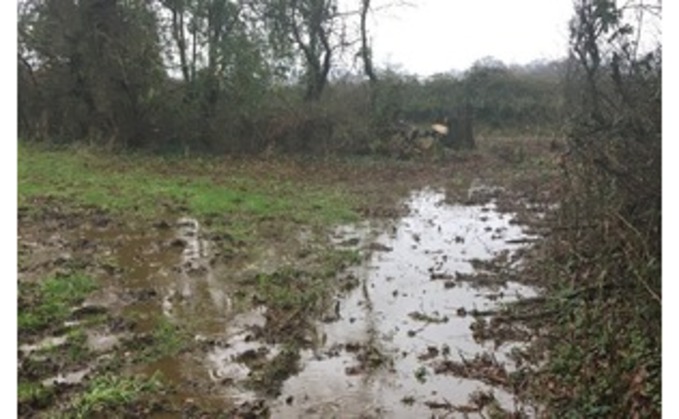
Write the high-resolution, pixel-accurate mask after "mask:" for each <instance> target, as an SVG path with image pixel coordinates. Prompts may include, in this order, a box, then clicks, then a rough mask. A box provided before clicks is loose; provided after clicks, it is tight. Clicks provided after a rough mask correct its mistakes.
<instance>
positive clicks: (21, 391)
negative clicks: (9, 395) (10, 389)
mask: <svg viewBox="0 0 679 419" xmlns="http://www.w3.org/2000/svg"><path fill="white" fill-rule="evenodd" d="M53 398H54V390H53V389H52V388H47V387H45V386H43V385H42V384H40V383H35V382H28V381H19V388H18V399H19V404H24V403H25V404H29V405H31V406H32V407H34V408H42V407H46V406H49V404H50V403H51V402H52V400H53Z"/></svg>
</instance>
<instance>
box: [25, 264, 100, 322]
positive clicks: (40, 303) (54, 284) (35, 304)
mask: <svg viewBox="0 0 679 419" xmlns="http://www.w3.org/2000/svg"><path fill="white" fill-rule="evenodd" d="M96 288H97V285H96V283H95V281H94V280H93V279H92V278H90V277H89V276H85V275H82V274H74V275H69V276H64V277H50V278H47V279H46V280H44V281H42V282H41V283H40V284H20V287H19V294H20V301H21V300H22V298H21V297H23V302H24V303H23V304H21V302H20V305H19V314H18V324H19V330H20V331H22V330H23V331H31V332H35V331H40V330H42V329H45V328H47V327H48V326H50V325H53V324H60V323H61V322H63V321H64V320H66V319H67V318H68V316H69V314H70V310H71V308H72V307H73V306H74V305H76V304H78V303H79V302H80V301H82V300H83V299H84V298H85V297H86V296H87V295H88V294H89V293H90V292H92V291H94V290H95V289H96Z"/></svg>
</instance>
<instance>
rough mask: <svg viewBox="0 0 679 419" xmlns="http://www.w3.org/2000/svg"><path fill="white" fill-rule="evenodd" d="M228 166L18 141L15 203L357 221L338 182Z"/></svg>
mask: <svg viewBox="0 0 679 419" xmlns="http://www.w3.org/2000/svg"><path fill="white" fill-rule="evenodd" d="M220 166H221V167H220ZM228 170H229V168H228V167H223V163H221V162H219V161H218V160H216V159H214V160H213V159H208V160H186V159H180V160H172V159H169V160H163V159H160V158H154V157H148V156H127V157H111V158H105V157H104V156H102V155H101V154H98V153H78V154H74V153H70V152H68V151H49V150H44V149H41V148H38V147H34V146H28V145H22V146H20V147H19V162H18V180H19V203H20V204H21V203H22V202H25V201H26V200H29V199H32V198H35V197H45V196H50V197H55V198H60V199H65V200H69V201H71V202H74V203H76V204H81V205H94V206H97V207H99V208H103V209H106V210H109V211H112V212H117V213H122V212H130V211H131V212H136V213H138V214H142V215H145V216H153V215H157V213H158V212H160V211H163V208H162V207H161V206H159V205H158V203H162V202H165V203H185V205H186V206H187V207H188V209H189V211H191V212H192V213H193V214H196V215H198V216H209V215H222V214H232V215H233V214H236V215H242V216H246V217H272V216H275V217H284V218H288V219H291V220H297V221H300V222H311V223H317V224H326V223H336V222H342V221H349V220H353V219H355V216H356V215H355V213H354V212H353V211H352V210H351V209H350V204H351V201H350V200H349V199H348V198H347V196H346V194H345V193H343V192H342V191H341V190H338V189H336V188H329V187H319V186H315V185H313V184H312V183H310V182H309V183H302V182H285V181H279V180H276V179H269V178H267V177H248V174H249V173H248V171H247V169H245V170H241V171H240V173H233V172H229V171H228ZM206 172H208V174H206ZM236 172H238V171H236ZM220 173H223V176H221V175H220ZM186 174H192V175H193V176H190V177H187V176H185V175H186ZM196 174H197V175H196Z"/></svg>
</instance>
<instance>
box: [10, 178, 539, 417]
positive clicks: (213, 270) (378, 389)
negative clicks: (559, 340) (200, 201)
mask: <svg viewBox="0 0 679 419" xmlns="http://www.w3.org/2000/svg"><path fill="white" fill-rule="evenodd" d="M476 188H477V190H476V191H475V190H472V191H470V196H469V197H470V198H474V199H473V202H471V201H470V203H471V204H469V205H453V204H450V203H447V202H446V196H445V193H444V192H441V191H438V190H432V189H423V190H419V191H416V192H413V193H412V194H411V195H410V197H409V198H408V199H407V200H406V201H405V208H407V210H406V211H405V212H406V215H404V216H403V217H401V218H400V219H395V220H392V221H390V222H384V221H382V222H379V223H377V222H370V221H365V222H362V223H358V224H354V225H345V226H339V227H337V228H336V229H335V230H334V231H333V232H332V233H331V234H330V237H329V241H330V243H331V244H332V246H334V247H335V248H337V249H340V250H346V251H350V252H356V253H357V254H359V255H361V257H362V260H363V262H362V263H360V264H358V265H356V266H352V267H350V268H348V269H346V270H344V271H343V272H338V273H337V275H336V278H335V279H334V280H335V281H336V284H335V285H336V286H335V287H334V288H336V289H337V291H338V294H337V295H336V296H335V298H334V299H332V301H330V302H329V303H328V304H326V305H327V307H326V308H325V309H324V310H323V312H324V314H323V315H320V316H318V318H315V319H309V321H308V322H307V323H308V324H310V325H311V327H309V330H303V331H299V330H297V331H295V333H298V334H299V335H300V336H303V339H301V341H299V342H298V344H297V345H296V346H295V347H293V348H291V347H289V345H288V346H286V345H283V341H284V340H285V339H281V337H280V335H281V333H286V332H285V331H286V330H288V329H285V326H286V325H285V324H284V323H285V322H286V319H285V316H288V315H290V318H292V316H296V315H306V314H305V313H304V312H295V311H294V310H293V311H292V312H291V313H288V312H281V311H280V310H273V309H272V307H270V305H271V304H269V303H270V301H267V300H266V299H260V298H258V295H257V293H255V292H251V291H243V288H244V287H245V286H246V285H248V284H250V282H252V281H255V280H256V278H258V277H257V274H258V273H262V272H265V273H267V274H268V273H270V272H269V271H271V272H275V270H276V266H277V264H276V260H278V259H281V256H280V255H281V254H282V252H283V251H282V250H281V249H280V248H278V249H277V248H276V247H271V248H268V249H265V250H263V251H262V252H261V258H262V260H261V261H255V262H253V261H251V260H250V261H248V262H247V263H245V262H242V261H240V260H238V259H237V258H236V259H235V260H234V259H233V258H232V257H230V258H228V262H225V258H223V257H222V256H223V248H222V247H220V246H219V241H218V240H215V238H214V237H212V235H211V233H210V232H209V230H208V229H206V228H204V226H202V225H201V224H200V223H199V221H198V220H196V219H193V218H190V217H181V218H178V219H175V220H172V219H168V220H163V221H159V222H157V223H155V224H154V225H153V226H151V227H149V228H142V229H140V228H138V226H137V227H135V226H126V225H125V224H122V223H114V222H112V221H111V220H107V221H106V222H103V221H100V222H93V223H86V224H82V225H78V224H77V223H71V224H69V225H68V226H66V227H67V228H63V227H64V226H59V225H55V226H54V228H53V229H51V230H49V233H50V234H48V235H47V237H46V238H43V239H40V238H39V233H38V232H35V231H29V230H26V231H24V232H23V237H20V252H21V248H22V246H23V249H24V251H25V252H30V253H32V261H33V264H31V265H27V266H25V267H24V270H23V271H22V270H21V267H20V273H19V276H20V280H25V281H30V280H31V276H32V275H34V273H36V272H43V273H44V272H45V271H47V272H51V273H55V274H59V273H60V272H63V271H68V270H69V269H75V268H77V269H81V268H83V266H84V268H85V269H87V270H88V271H90V272H92V273H93V275H95V276H96V277H97V278H101V279H102V280H101V281H100V282H101V284H100V287H99V288H98V289H97V290H96V291H94V292H93V293H92V294H90V295H89V296H88V297H87V298H86V299H85V300H84V301H83V302H82V303H81V304H79V305H78V306H77V307H75V308H74V310H73V313H72V315H71V316H70V317H69V319H68V321H67V323H66V324H64V325H63V328H58V329H60V330H59V331H61V332H64V331H65V332H68V330H69V328H73V327H76V326H78V325H79V324H81V322H82V320H83V319H86V318H87V316H90V315H103V316H105V317H106V318H107V321H105V322H103V323H99V324H97V325H96V326H91V327H87V328H85V334H84V338H83V340H84V344H85V346H86V347H87V348H88V351H89V353H90V354H92V356H91V357H90V358H89V359H90V361H89V362H87V363H86V364H84V365H83V364H82V363H75V364H73V365H71V366H70V368H69V369H68V370H63V369H59V368H52V369H51V370H50V373H49V374H44V376H43V377H41V379H42V385H44V386H46V387H53V386H64V385H65V386H73V385H77V384H78V383H80V382H82V381H83V380H84V379H87V377H88V376H91V375H92V374H93V373H95V372H96V371H97V370H98V369H101V368H105V367H106V366H109V365H110V363H111V362H112V361H111V359H112V358H116V359H117V361H116V362H118V363H120V359H122V360H124V363H125V366H124V369H125V370H127V371H130V372H132V373H142V374H145V375H146V376H149V377H151V376H154V375H155V374H160V376H161V377H163V380H164V381H165V382H166V383H168V384H169V386H170V388H172V392H170V393H169V394H168V395H167V397H166V400H167V403H168V404H167V406H166V408H165V409H161V411H162V414H161V413H159V414H158V415H159V416H158V417H182V416H186V412H187V409H189V411H192V410H191V409H194V408H195V409H194V410H196V409H197V410H196V412H198V413H196V414H197V415H200V412H201V411H204V412H213V413H214V412H231V413H232V414H233V415H236V416H238V415H251V416H250V417H259V416H269V415H270V416H271V417H277V418H279V417H280V418H298V417H299V418H301V417H318V418H325V417H388V418H392V417H393V418H401V417H403V418H410V417H428V416H430V415H431V414H433V413H434V414H436V413H451V412H453V413H454V412H464V413H465V414H473V413H474V412H476V413H478V412H480V411H481V410H483V408H484V407H485V406H487V405H489V404H492V403H495V404H496V405H498V406H500V407H501V408H504V409H507V410H509V411H513V410H516V409H519V410H521V409H523V407H522V406H519V405H517V404H516V401H515V399H514V397H513V396H512V395H511V394H510V392H508V391H507V390H508V388H507V385H506V384H507V383H506V380H505V381H504V382H503V381H502V380H495V381H493V380H488V379H487V376H488V375H489V374H485V375H483V374H477V373H474V372H470V368H471V369H473V368H474V366H475V365H476V366H477V367H478V368H477V370H478V369H479V368H481V369H482V368H486V370H488V371H490V372H491V373H494V374H495V375H496V376H499V377H503V376H502V374H503V373H502V372H497V371H499V370H502V369H503V368H508V369H511V368H512V360H511V359H510V357H509V356H508V354H509V353H510V352H511V350H512V348H514V347H516V346H517V345H522V343H521V342H511V341H509V342H504V343H500V344H498V343H497V342H493V341H490V340H487V339H485V338H484V336H483V335H482V334H480V333H478V328H479V326H478V325H479V322H478V319H477V318H475V316H474V315H473V314H474V313H477V314H478V313H493V312H495V311H497V310H499V309H501V308H502V307H503V304H505V303H509V302H512V301H516V300H517V299H520V298H530V297H534V296H535V295H536V294H537V292H536V290H535V289H533V288H531V287H528V286H525V285H521V284H520V283H519V282H517V281H516V279H517V278H516V275H515V273H514V272H515V270H516V268H517V267H518V266H519V265H520V258H519V256H518V253H517V251H518V250H520V249H522V248H525V247H526V246H528V245H530V243H531V242H532V241H534V240H535V239H537V237H535V236H532V235H530V234H527V233H526V230H525V229H524V228H523V227H522V226H520V225H519V224H518V223H517V222H516V220H515V215H514V214H511V213H502V212H500V211H499V210H498V208H497V205H496V204H495V203H494V201H493V196H494V194H496V193H497V191H496V190H494V189H489V188H485V189H484V188H482V187H480V186H479V187H476ZM478 191H481V193H483V194H485V195H484V196H483V197H479V196H476V194H478V193H479V192H478ZM306 235H308V232H305V231H301V232H300V234H299V237H298V238H297V241H298V242H300V243H304V242H305V240H306V239H305V236H306ZM307 244H308V243H307ZM302 247H304V246H302ZM299 248H300V246H296V247H293V248H292V249H288V251H289V252H290V253H291V254H294V255H295V256H296V257H297V258H301V257H304V255H305V254H306V253H304V252H301V251H300V249H299ZM305 249H306V252H307V253H309V252H310V250H309V246H307V247H306V248H305ZM83 255H85V256H83ZM498 264H499V265H501V266H502V269H495V268H496V267H497V266H498ZM244 296H245V297H244ZM244 301H246V303H244ZM485 318H486V319H488V320H490V319H491V318H492V316H485ZM159 322H162V323H163V324H167V325H169V326H168V327H170V328H177V329H178V330H179V329H181V331H182V333H184V335H185V337H186V336H188V337H187V339H186V340H188V343H184V345H183V347H182V348H183V349H180V350H178V351H174V352H171V353H169V354H167V353H165V354H161V355H159V356H152V354H148V353H145V352H144V348H143V347H144V346H145V345H149V346H151V344H153V343H156V341H157V340H158V337H157V333H158V324H159ZM281 325H283V326H281ZM288 327H290V326H289V325H288ZM274 329H279V330H278V331H274ZM55 330H56V329H55ZM172 330H174V329H172ZM280 330H283V332H281V331H280ZM66 341H67V338H66V335H65V334H64V333H62V334H58V333H57V334H55V335H54V336H43V337H42V338H38V337H37V336H36V337H29V338H26V339H23V342H22V344H21V345H20V348H19V350H20V361H22V360H28V359H33V358H36V357H37V358H39V357H40V356H42V355H40V354H41V352H44V351H45V350H46V349H48V348H55V347H58V346H60V345H64V344H66ZM135 352H139V353H141V354H144V355H143V357H145V358H143V359H139V358H138V356H137V355H135ZM483 354H486V355H483ZM482 356H491V357H492V358H489V359H491V360H492V362H490V361H489V362H486V363H485V364H483V363H481V364H479V363H477V364H478V365H477V364H473V362H470V360H471V361H474V360H477V359H486V358H479V357H482ZM486 360H487V359H486ZM279 363H282V365H281V366H280V371H278V370H277V368H279V367H278V364H279ZM489 363H490V365H491V367H497V368H496V370H492V368H488V364H489ZM494 363H495V364H494ZM490 375H492V374H490ZM271 377H275V378H274V379H275V380H278V382H277V385H275V386H271V385H268V384H270V383H261V382H259V381H261V380H271V379H272V378H271ZM505 378H506V377H505ZM258 380H259V381H258ZM196 406H200V408H197V407H196ZM194 413H195V412H194ZM252 415H254V416H252Z"/></svg>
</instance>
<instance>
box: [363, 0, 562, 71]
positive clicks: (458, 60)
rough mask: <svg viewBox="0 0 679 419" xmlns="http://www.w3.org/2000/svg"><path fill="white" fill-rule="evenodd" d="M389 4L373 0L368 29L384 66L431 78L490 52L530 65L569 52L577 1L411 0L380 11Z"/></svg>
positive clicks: (507, 61)
mask: <svg viewBox="0 0 679 419" xmlns="http://www.w3.org/2000/svg"><path fill="white" fill-rule="evenodd" d="M389 2H391V3H393V0H374V3H375V5H374V8H375V9H376V12H375V15H374V19H373V21H372V22H371V26H370V28H369V30H370V35H371V37H372V40H373V55H374V58H375V62H376V64H377V65H379V66H380V67H384V66H385V65H387V64H389V65H391V66H396V67H400V68H401V69H402V70H404V71H405V72H408V73H415V74H419V75H421V76H428V75H431V74H434V73H442V72H447V71H450V70H466V69H467V68H469V67H470V66H471V64H472V63H473V62H474V61H476V60H477V59H479V58H482V57H485V56H493V57H495V58H498V59H500V60H502V61H503V62H504V63H505V64H514V63H516V64H526V63H529V62H531V61H534V60H536V59H556V58H561V57H564V56H565V55H566V52H567V45H568V21H569V19H570V18H571V16H572V14H573V3H572V0H410V3H412V4H413V7H407V6H399V7H394V8H390V9H387V10H381V11H380V10H379V6H380V5H384V4H385V3H389Z"/></svg>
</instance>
